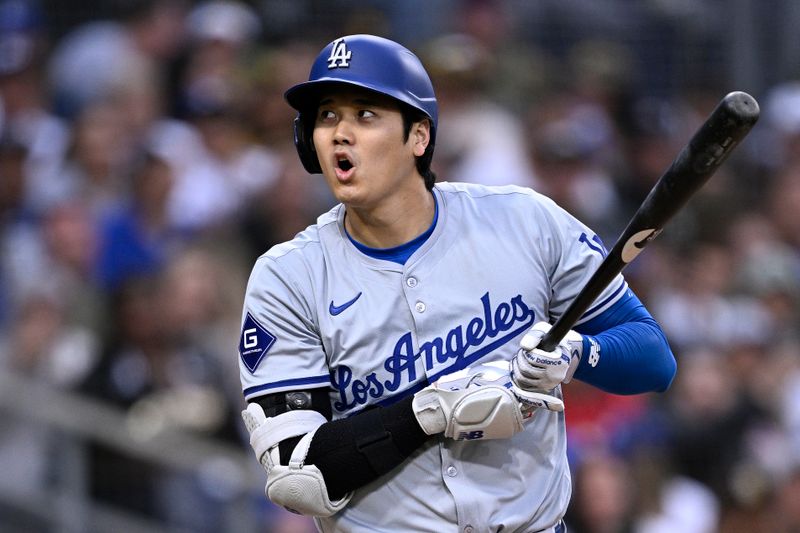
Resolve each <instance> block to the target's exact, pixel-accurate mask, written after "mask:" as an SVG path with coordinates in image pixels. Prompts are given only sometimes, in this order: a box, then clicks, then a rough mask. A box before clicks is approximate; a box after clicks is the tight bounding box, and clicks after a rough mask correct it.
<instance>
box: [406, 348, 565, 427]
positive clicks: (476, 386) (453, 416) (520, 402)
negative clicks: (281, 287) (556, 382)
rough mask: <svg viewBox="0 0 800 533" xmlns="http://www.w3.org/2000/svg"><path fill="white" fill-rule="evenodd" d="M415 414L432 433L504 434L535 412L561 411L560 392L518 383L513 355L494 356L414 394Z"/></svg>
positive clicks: (519, 425)
mask: <svg viewBox="0 0 800 533" xmlns="http://www.w3.org/2000/svg"><path fill="white" fill-rule="evenodd" d="M412 407H413V409H414V414H415V416H416V417H417V421H418V422H419V424H420V427H422V430H423V431H424V432H425V433H426V434H428V435H436V434H438V433H444V435H445V437H449V438H451V439H456V440H477V439H503V438H508V437H511V436H512V435H514V434H516V433H518V432H520V431H522V429H523V427H524V426H523V424H524V422H525V420H526V419H529V418H530V417H531V416H532V415H533V412H534V411H535V410H536V409H537V408H539V407H544V408H545V409H550V410H552V411H562V410H563V409H564V404H563V402H562V401H561V400H560V399H559V398H556V397H555V396H549V395H547V394H540V393H535V392H528V391H523V390H518V389H516V388H515V387H514V386H513V384H512V383H511V377H510V365H509V362H508V361H492V362H490V363H483V364H479V365H475V366H472V367H470V368H465V369H464V370H460V371H458V372H454V373H452V374H449V375H447V376H444V377H442V378H441V379H439V380H438V381H437V382H436V383H433V384H432V385H429V386H428V387H426V388H424V389H422V390H421V391H419V392H418V393H417V394H415V395H414V401H413V404H412Z"/></svg>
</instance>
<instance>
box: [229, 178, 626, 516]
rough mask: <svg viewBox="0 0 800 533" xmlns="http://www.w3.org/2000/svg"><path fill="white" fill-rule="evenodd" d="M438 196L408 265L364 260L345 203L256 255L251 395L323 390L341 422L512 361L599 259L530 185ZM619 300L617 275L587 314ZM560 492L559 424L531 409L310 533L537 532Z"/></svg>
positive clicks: (359, 497)
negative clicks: (434, 217) (475, 367)
mask: <svg viewBox="0 0 800 533" xmlns="http://www.w3.org/2000/svg"><path fill="white" fill-rule="evenodd" d="M433 193H434V194H435V195H436V201H437V205H438V209H439V215H438V222H437V224H436V227H435V229H434V231H433V233H432V235H431V236H430V238H429V239H428V240H427V241H426V242H425V243H424V244H423V245H422V246H421V247H420V248H419V249H418V250H417V251H416V252H414V254H413V255H412V256H411V257H410V258H409V260H408V261H407V262H406V264H405V265H399V264H396V263H393V262H389V261H382V260H378V259H374V258H372V257H369V256H367V255H365V254H364V253H362V252H360V251H359V250H358V249H357V248H356V247H355V246H354V245H353V244H352V242H350V240H349V239H348V237H347V235H346V233H345V231H344V226H343V220H344V213H345V209H344V207H343V206H341V205H339V206H336V207H334V208H333V209H332V210H330V211H329V212H327V213H325V214H323V215H322V216H320V217H319V219H318V220H317V224H316V225H313V226H311V227H309V228H308V229H306V230H305V231H303V232H302V233H300V234H298V235H297V236H296V237H295V238H294V239H293V240H292V241H290V242H287V243H284V244H280V245H278V246H275V247H274V248H272V249H271V250H269V251H268V252H267V253H266V254H264V255H263V256H261V257H260V258H259V259H258V261H257V262H256V264H255V266H254V269H253V272H252V274H251V277H250V280H249V282H248V287H247V295H246V299H245V305H244V311H243V318H242V320H243V327H242V337H241V340H240V345H239V350H240V358H239V362H240V374H241V380H242V386H243V389H244V395H245V397H246V398H247V399H251V398H254V397H257V396H259V395H263V394H269V393H274V392H280V391H289V390H297V389H309V388H314V387H326V388H328V389H329V390H330V401H331V405H332V407H333V413H334V418H341V417H347V416H351V415H353V414H354V413H357V412H359V411H361V410H362V409H364V408H365V407H367V406H369V405H373V404H379V405H381V404H384V405H385V404H389V403H391V402H394V401H397V400H398V399H400V398H402V397H405V396H407V395H409V394H412V393H414V392H416V391H419V390H420V389H422V388H423V387H425V386H426V385H427V384H428V383H432V382H434V381H435V380H436V379H437V378H438V377H439V376H442V375H444V374H448V373H451V372H453V371H455V370H458V369H461V368H464V367H466V366H469V365H471V364H474V363H476V362H478V361H490V360H497V359H504V360H509V359H511V358H512V357H513V355H514V354H515V353H516V351H517V350H518V348H519V340H520V339H521V337H522V336H523V334H524V333H525V332H526V331H527V330H528V329H529V328H530V327H531V325H533V324H534V322H538V321H540V320H547V321H550V322H552V320H553V319H555V318H556V317H558V316H559V315H560V314H561V313H562V312H563V311H564V310H565V309H566V307H567V305H568V304H569V302H570V301H571V300H572V299H573V297H574V296H575V295H576V294H577V293H578V291H579V290H580V289H581V287H583V286H584V284H585V283H586V281H587V280H588V278H589V276H590V275H591V273H592V272H593V271H594V270H595V268H596V267H597V265H598V264H599V263H600V262H601V261H602V255H603V253H604V250H603V248H602V245H601V244H600V242H599V239H598V238H597V237H596V236H595V235H594V233H592V232H591V231H590V230H589V229H588V228H587V227H586V226H584V225H583V224H581V223H580V222H579V221H577V220H576V219H575V218H573V217H572V216H570V215H569V214H568V213H566V212H565V211H564V210H563V209H561V208H560V207H558V206H557V205H556V204H555V203H554V202H552V201H551V200H550V199H548V198H546V197H544V196H542V195H540V194H538V193H536V192H534V191H532V190H530V189H524V188H520V187H516V186H504V187H486V186H482V185H472V184H456V183H439V184H437V185H436V186H435V187H434V191H433ZM625 290H626V284H625V281H624V280H623V278H622V277H621V276H619V277H618V279H616V280H615V281H614V282H613V283H611V284H610V285H609V286H608V288H607V289H606V290H605V292H604V293H603V294H602V295H601V296H600V297H599V298H598V299H597V301H596V303H595V305H594V306H592V307H591V308H590V309H589V311H587V313H586V314H585V315H584V317H583V318H582V320H588V319H589V318H591V317H593V316H596V315H598V314H600V313H601V312H602V311H603V310H604V309H606V308H608V307H609V306H611V305H612V304H613V303H614V302H615V301H616V300H617V299H618V298H619V297H621V296H622V295H623V294H624V293H625ZM555 394H557V395H560V394H561V391H560V388H559V389H557V391H556V393H555ZM570 494H571V486H570V475H569V469H568V464H567V458H566V436H565V425H564V414H563V413H556V412H551V411H545V410H543V409H540V410H538V411H537V412H536V413H535V414H534V417H533V419H532V420H531V421H530V423H529V424H528V425H527V427H526V429H525V430H524V431H522V432H521V433H518V434H516V435H515V436H514V437H512V438H510V439H507V440H490V441H455V440H451V439H445V438H431V439H430V440H429V441H428V442H427V443H426V444H425V445H424V446H423V447H421V448H420V449H419V450H417V451H416V452H415V454H414V455H412V456H411V457H410V458H409V459H407V460H406V461H405V462H404V463H403V464H402V465H400V466H399V467H397V468H395V469H394V470H392V471H391V472H389V473H388V474H386V475H384V476H382V477H381V478H379V479H377V480H375V481H373V482H372V483H370V484H368V485H366V486H364V487H362V488H361V489H358V490H357V491H356V492H355V495H354V497H353V499H352V500H351V502H350V503H349V505H348V506H347V507H346V508H345V509H344V510H343V511H341V512H340V513H338V514H336V515H335V516H332V517H330V518H324V519H319V520H317V526H318V527H319V528H320V530H321V531H324V532H329V531H370V532H374V531H387V532H389V531H391V532H396V531H436V532H442V531H466V532H468V531H476V532H477V531H500V530H501V529H502V531H504V532H512V531H526V532H529V531H538V530H542V529H545V528H547V527H550V526H552V525H553V524H554V523H556V522H557V521H558V519H559V518H561V517H562V516H563V515H564V513H565V511H566V508H567V505H568V502H569V499H570Z"/></svg>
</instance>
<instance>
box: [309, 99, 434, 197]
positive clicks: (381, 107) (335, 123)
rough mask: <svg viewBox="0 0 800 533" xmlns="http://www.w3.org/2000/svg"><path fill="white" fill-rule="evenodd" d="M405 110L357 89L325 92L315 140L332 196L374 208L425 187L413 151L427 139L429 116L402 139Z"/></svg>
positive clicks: (416, 152)
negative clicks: (402, 110)
mask: <svg viewBox="0 0 800 533" xmlns="http://www.w3.org/2000/svg"><path fill="white" fill-rule="evenodd" d="M404 133H405V132H404V130H403V116H402V114H401V113H400V108H399V106H398V105H397V103H395V102H394V100H392V99H391V98H388V97H385V96H382V95H379V94H376V93H372V92H369V91H362V90H358V89H355V90H353V89H342V90H338V91H335V92H333V93H331V94H329V95H327V96H325V97H324V98H323V99H322V100H321V101H320V105H319V110H318V113H317V119H316V123H315V127H314V146H315V148H316V151H317V156H318V157H319V161H320V166H321V167H322V172H323V174H324V175H325V179H326V181H327V182H328V185H329V187H330V188H331V190H332V191H333V194H334V196H336V199H337V200H339V201H340V202H343V203H344V204H345V205H347V206H348V207H355V208H360V209H376V208H379V207H380V206H381V205H384V204H385V203H386V202H391V201H392V200H393V199H402V198H403V197H408V195H404V194H403V193H404V192H408V191H409V190H411V188H417V187H420V186H423V187H424V184H423V181H422V178H421V177H420V176H419V174H418V173H417V171H416V164H415V157H416V156H420V155H422V154H423V153H424V151H425V147H426V146H427V143H428V140H429V130H428V126H427V122H422V123H417V124H414V125H413V126H412V128H411V134H410V135H409V136H408V140H407V141H404V140H403V139H404Z"/></svg>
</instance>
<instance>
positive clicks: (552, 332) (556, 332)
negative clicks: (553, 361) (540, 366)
mask: <svg viewBox="0 0 800 533" xmlns="http://www.w3.org/2000/svg"><path fill="white" fill-rule="evenodd" d="M568 332H569V324H567V323H566V322H563V321H557V322H556V323H555V324H553V327H552V328H550V329H549V330H548V331H547V333H545V334H544V337H542V338H541V340H540V341H539V344H537V345H536V348H537V349H539V350H544V351H545V352H552V351H553V350H555V349H556V347H557V346H558V343H559V342H561V339H563V338H564V336H566V334H567V333H568Z"/></svg>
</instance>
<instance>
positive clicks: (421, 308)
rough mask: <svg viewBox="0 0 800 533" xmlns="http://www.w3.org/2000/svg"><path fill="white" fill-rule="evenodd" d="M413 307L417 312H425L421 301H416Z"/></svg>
mask: <svg viewBox="0 0 800 533" xmlns="http://www.w3.org/2000/svg"><path fill="white" fill-rule="evenodd" d="M414 308H415V309H416V310H417V313H424V312H425V304H424V303H422V302H417V304H416V305H415V306H414Z"/></svg>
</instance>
